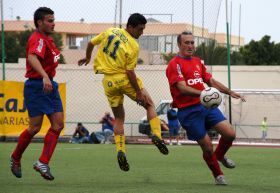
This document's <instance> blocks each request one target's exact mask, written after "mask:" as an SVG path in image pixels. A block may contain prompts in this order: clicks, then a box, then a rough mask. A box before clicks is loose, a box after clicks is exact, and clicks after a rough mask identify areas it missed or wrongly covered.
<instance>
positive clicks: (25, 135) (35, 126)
mask: <svg viewBox="0 0 280 193" xmlns="http://www.w3.org/2000/svg"><path fill="white" fill-rule="evenodd" d="M42 122H43V115H40V116H36V117H29V127H28V128H27V129H25V130H24V131H23V132H22V133H21V134H20V136H19V139H18V143H17V146H16V148H15V150H14V151H13V153H12V155H11V171H12V173H13V174H14V175H15V176H16V177H18V178H21V176H22V173H21V164H20V160H21V157H22V154H23V152H24V151H25V149H26V148H27V147H28V145H29V144H30V142H31V139H32V138H33V136H34V135H36V133H38V132H39V131H40V128H41V126H42Z"/></svg>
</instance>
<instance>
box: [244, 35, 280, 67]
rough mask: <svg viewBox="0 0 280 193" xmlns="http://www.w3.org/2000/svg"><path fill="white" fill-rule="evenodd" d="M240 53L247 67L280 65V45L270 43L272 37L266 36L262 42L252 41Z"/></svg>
mask: <svg viewBox="0 0 280 193" xmlns="http://www.w3.org/2000/svg"><path fill="white" fill-rule="evenodd" d="M240 53H241V55H242V57H243V59H244V62H245V64H246V65H279V64H280V63H279V62H280V56H279V54H280V45H279V44H275V43H274V42H270V36H268V35H265V36H264V37H263V38H262V39H261V40H260V41H254V40H251V41H250V42H249V44H247V45H245V46H244V47H241V48H240Z"/></svg>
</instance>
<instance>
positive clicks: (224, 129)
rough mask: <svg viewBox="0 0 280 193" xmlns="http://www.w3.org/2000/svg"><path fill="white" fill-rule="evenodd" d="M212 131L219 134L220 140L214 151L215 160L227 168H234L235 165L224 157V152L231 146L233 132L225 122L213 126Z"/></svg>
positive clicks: (233, 137) (233, 136)
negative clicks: (214, 130)
mask: <svg viewBox="0 0 280 193" xmlns="http://www.w3.org/2000/svg"><path fill="white" fill-rule="evenodd" d="M214 129H216V130H217V131H218V133H220V135H221V138H220V140H219V144H218V146H217V148H216V150H215V154H216V156H217V159H218V160H219V161H220V162H221V163H222V164H223V165H224V166H225V167H227V168H235V163H234V162H233V161H232V160H230V159H229V158H227V157H226V156H225V154H226V152H227V151H228V150H229V148H230V147H231V146H232V142H233V140H234V139H235V131H234V130H233V129H232V127H231V125H230V123H229V122H228V121H227V120H224V121H221V122H219V123H217V124H216V125H215V126H214Z"/></svg>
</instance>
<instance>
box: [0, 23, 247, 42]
mask: <svg viewBox="0 0 280 193" xmlns="http://www.w3.org/2000/svg"><path fill="white" fill-rule="evenodd" d="M4 25H5V26H4V30H5V31H25V30H26V29H28V28H29V29H30V28H35V26H34V23H33V21H27V20H19V21H18V20H6V21H4ZM123 26H125V24H123ZM110 27H114V24H113V23H85V22H59V21H56V22H55V31H56V32H57V33H66V34H73V35H76V36H87V35H95V34H99V33H100V32H102V31H104V30H106V29H108V28H110ZM192 29H194V35H195V36H198V37H202V36H203V37H205V38H214V37H215V39H216V40H217V41H218V43H220V44H224V43H226V34H224V33H216V34H215V36H214V34H213V33H210V32H209V30H208V29H203V28H201V27H197V26H192V25H190V24H187V23H147V24H146V29H145V30H144V35H177V34H179V33H181V32H183V31H192ZM232 37H234V38H232V41H231V44H232V45H238V41H239V37H237V36H232ZM240 45H244V38H243V37H240Z"/></svg>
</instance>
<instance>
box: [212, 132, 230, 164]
mask: <svg viewBox="0 0 280 193" xmlns="http://www.w3.org/2000/svg"><path fill="white" fill-rule="evenodd" d="M231 146H232V141H231V140H226V139H225V138H224V137H221V138H220V140H219V144H218V146H217V148H216V150H215V154H216V157H217V159H218V160H222V159H224V156H225V154H226V152H227V151H228V150H229V148H230V147H231Z"/></svg>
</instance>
